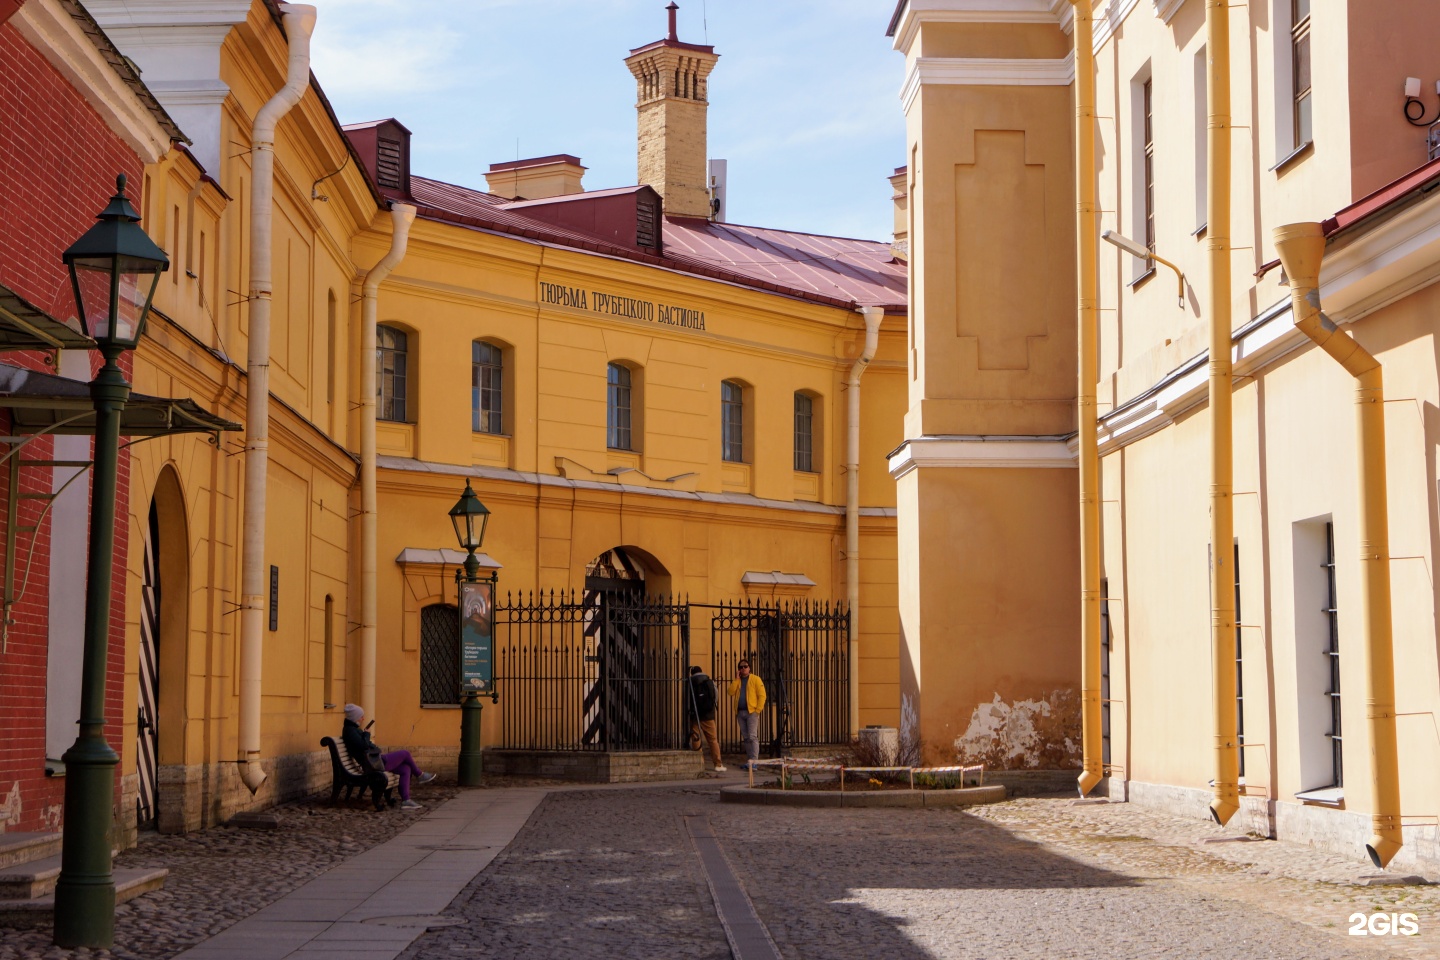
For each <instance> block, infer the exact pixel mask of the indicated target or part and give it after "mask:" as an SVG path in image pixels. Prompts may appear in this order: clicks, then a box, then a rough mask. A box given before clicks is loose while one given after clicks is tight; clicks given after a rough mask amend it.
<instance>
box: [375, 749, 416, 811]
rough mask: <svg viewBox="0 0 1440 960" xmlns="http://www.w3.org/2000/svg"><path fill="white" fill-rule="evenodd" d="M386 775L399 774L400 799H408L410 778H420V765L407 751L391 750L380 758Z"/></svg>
mask: <svg viewBox="0 0 1440 960" xmlns="http://www.w3.org/2000/svg"><path fill="white" fill-rule="evenodd" d="M380 762H381V763H383V764H384V765H385V772H386V773H398V774H400V799H401V800H409V799H410V776H411V775H412V774H413V775H415V776H417V777H418V776H420V765H419V764H417V763H416V762H415V759H414V758H413V757H411V756H410V751H409V750H392V751H391V752H389V753H387V754H384V755H382V756H381V757H380Z"/></svg>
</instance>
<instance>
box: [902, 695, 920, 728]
mask: <svg viewBox="0 0 1440 960" xmlns="http://www.w3.org/2000/svg"><path fill="white" fill-rule="evenodd" d="M919 729H920V717H919V714H918V713H917V712H916V710H915V698H914V697H912V696H911V695H910V694H908V693H902V694H901V695H900V736H901V737H902V738H904V737H913V736H915V735H916V733H917V732H918V731H919Z"/></svg>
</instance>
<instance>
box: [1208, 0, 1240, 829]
mask: <svg viewBox="0 0 1440 960" xmlns="http://www.w3.org/2000/svg"><path fill="white" fill-rule="evenodd" d="M1229 2H1230V0H1205V52H1206V57H1207V58H1208V59H1209V61H1210V63H1209V70H1208V76H1207V82H1208V87H1209V89H1208V95H1209V103H1210V118H1209V124H1208V127H1209V144H1208V151H1209V180H1210V182H1209V184H1207V187H1208V198H1209V199H1208V209H1207V210H1206V228H1205V245H1206V247H1207V249H1208V252H1209V254H1210V292H1209V300H1210V654H1211V657H1212V658H1213V670H1214V693H1215V795H1214V797H1213V799H1211V801H1210V815H1211V816H1212V817H1214V818H1215V822H1216V823H1220V824H1224V823H1228V822H1229V821H1230V818H1231V817H1233V816H1234V815H1235V812H1236V811H1237V810H1239V809H1240V748H1239V733H1238V726H1239V723H1238V720H1239V718H1238V715H1237V712H1236V711H1237V709H1238V708H1237V705H1236V702H1235V686H1236V679H1235V644H1236V642H1237V641H1236V636H1235V504H1234V498H1233V496H1232V494H1233V492H1234V472H1235V466H1234V457H1233V454H1234V440H1233V428H1232V423H1231V389H1232V380H1233V376H1232V371H1231V364H1230V336H1231V330H1230V8H1229V6H1228V4H1229Z"/></svg>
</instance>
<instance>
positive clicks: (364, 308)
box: [360, 203, 415, 717]
mask: <svg viewBox="0 0 1440 960" xmlns="http://www.w3.org/2000/svg"><path fill="white" fill-rule="evenodd" d="M390 218H391V232H390V249H389V251H388V252H387V253H386V254H385V256H384V257H382V258H381V260H380V262H379V263H377V264H375V266H373V267H371V268H370V272H369V273H367V274H365V285H364V287H363V291H364V292H363V298H362V300H361V306H360V706H361V707H363V708H364V709H365V712H366V713H367V714H369V715H370V716H372V717H373V716H375V628H376V623H377V622H378V620H379V616H378V614H377V612H376V607H377V603H376V599H375V584H376V578H377V570H378V568H377V566H376V560H375V552H376V550H377V549H379V548H378V546H377V545H376V542H377V538H378V530H379V525H380V514H379V509H378V502H379V499H378V494H377V493H376V491H375V324H376V323H377V319H376V313H377V311H378V304H379V298H380V284H381V282H383V281H384V279H385V278H386V277H388V276H389V275H390V271H391V270H394V269H395V266H396V265H397V264H398V263H399V262H400V261H401V260H402V259H404V257H405V246H406V244H407V243H408V242H409V239H410V224H411V222H413V221H414V219H415V208H414V207H413V206H411V205H409V204H406V203H394V204H391V205H390Z"/></svg>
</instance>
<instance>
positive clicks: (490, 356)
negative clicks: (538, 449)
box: [470, 340, 505, 433]
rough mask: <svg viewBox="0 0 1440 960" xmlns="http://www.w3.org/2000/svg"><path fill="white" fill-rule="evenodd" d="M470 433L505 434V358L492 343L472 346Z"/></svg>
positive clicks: (477, 342) (475, 343)
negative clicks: (503, 397)
mask: <svg viewBox="0 0 1440 960" xmlns="http://www.w3.org/2000/svg"><path fill="white" fill-rule="evenodd" d="M470 360H471V364H470V409H471V426H470V429H471V430H473V431H475V432H476V433H504V432H505V429H504V416H503V414H504V407H503V400H502V396H503V393H504V391H503V386H504V383H503V379H502V378H503V377H504V375H505V371H504V363H503V354H502V353H501V351H500V348H499V347H497V346H495V345H494V344H491V343H482V342H481V341H479V340H476V341H475V342H474V343H472V344H471V345H470Z"/></svg>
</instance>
